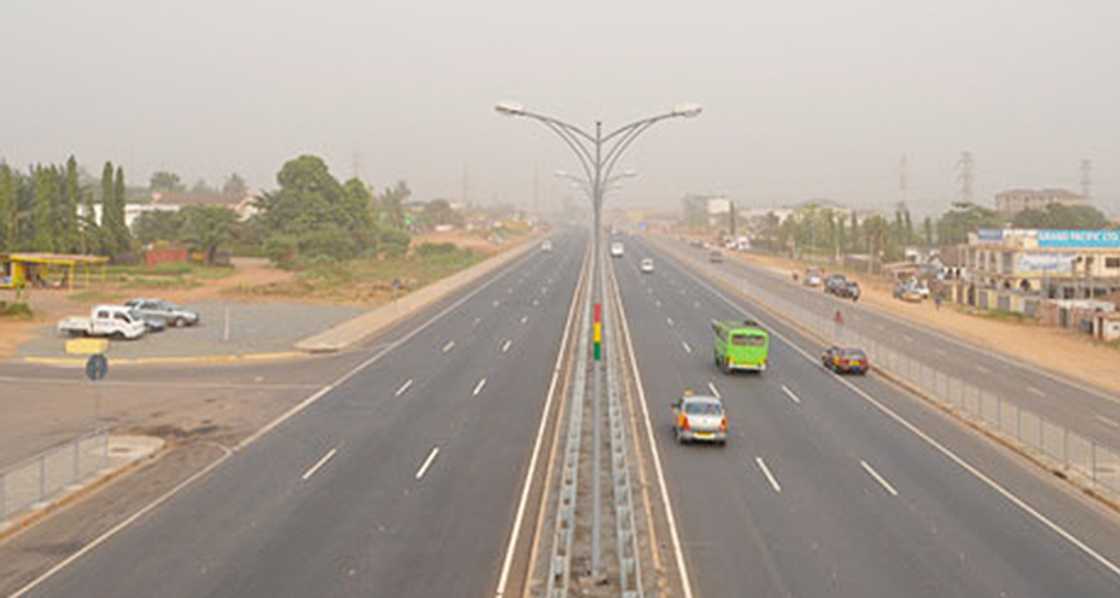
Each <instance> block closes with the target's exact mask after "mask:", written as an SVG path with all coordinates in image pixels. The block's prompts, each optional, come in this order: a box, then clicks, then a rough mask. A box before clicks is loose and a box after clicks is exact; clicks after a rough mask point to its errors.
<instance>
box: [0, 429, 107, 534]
mask: <svg viewBox="0 0 1120 598" xmlns="http://www.w3.org/2000/svg"><path fill="white" fill-rule="evenodd" d="M108 464H109V433H108V432H107V431H98V432H94V433H91V434H86V435H84V436H80V437H78V438H75V439H73V440H70V441H68V442H66V443H63V444H60V445H57V446H54V447H51V448H49V449H47V450H45V451H43V452H42V453H40V454H38V455H36V456H34V457H32V458H30V459H26V460H24V461H23V462H21V463H19V464H17V465H14V466H12V467H9V468H6V469H4V470H3V471H0V521H4V520H5V519H7V518H8V516H9V515H13V514H15V513H19V512H20V511H23V510H26V509H28V508H31V507H33V506H34V505H36V504H37V503H42V502H45V501H47V500H50V499H51V498H52V497H54V496H56V495H58V494H59V493H61V492H62V491H63V490H64V489H65V488H66V487H67V486H69V485H71V484H76V483H78V482H81V481H82V480H84V479H86V478H87V477H89V476H90V475H91V474H93V473H95V472H97V471H98V470H100V469H103V468H105V467H106V466H107V465H108Z"/></svg>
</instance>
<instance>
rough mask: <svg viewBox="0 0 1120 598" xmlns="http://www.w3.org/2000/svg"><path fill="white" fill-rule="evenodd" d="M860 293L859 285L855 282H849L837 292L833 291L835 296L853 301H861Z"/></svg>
mask: <svg viewBox="0 0 1120 598" xmlns="http://www.w3.org/2000/svg"><path fill="white" fill-rule="evenodd" d="M859 293H860V289H859V283H858V282H856V281H854V280H849V281H848V282H846V283H844V286H842V287H839V288H837V289H836V290H835V291H832V294H833V295H836V296H837V297H840V298H841V299H851V300H853V301H855V300H856V299H859Z"/></svg>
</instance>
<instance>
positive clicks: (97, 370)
mask: <svg viewBox="0 0 1120 598" xmlns="http://www.w3.org/2000/svg"><path fill="white" fill-rule="evenodd" d="M108 373H109V360H108V359H105V356H104V355H103V354H101V353H98V354H96V355H90V356H89V359H87V360H86V377H87V378H89V379H90V380H92V381H94V382H96V381H98V380H100V379H102V378H104V377H105V374H108Z"/></svg>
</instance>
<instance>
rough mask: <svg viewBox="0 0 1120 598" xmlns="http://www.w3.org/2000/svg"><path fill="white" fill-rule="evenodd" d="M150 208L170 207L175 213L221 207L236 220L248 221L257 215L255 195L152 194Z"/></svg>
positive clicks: (250, 193) (249, 193) (252, 193)
mask: <svg viewBox="0 0 1120 598" xmlns="http://www.w3.org/2000/svg"><path fill="white" fill-rule="evenodd" d="M149 205H152V206H163V207H170V208H172V209H174V210H176V211H178V210H179V209H181V208H185V207H187V206H222V207H224V208H228V209H229V210H231V211H232V212H233V213H235V214H237V219H238V220H241V221H245V220H248V219H249V218H251V217H252V216H253V215H254V214H256V213H257V211H258V208H257V202H256V193H254V192H248V193H246V194H245V195H244V196H241V197H230V196H229V195H225V194H223V193H160V192H158V191H157V192H154V193H152V203H151V204H149Z"/></svg>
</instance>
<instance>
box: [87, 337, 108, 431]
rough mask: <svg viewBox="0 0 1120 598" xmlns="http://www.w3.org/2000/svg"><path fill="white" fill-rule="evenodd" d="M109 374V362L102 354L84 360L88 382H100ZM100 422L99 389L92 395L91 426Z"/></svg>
mask: <svg viewBox="0 0 1120 598" xmlns="http://www.w3.org/2000/svg"><path fill="white" fill-rule="evenodd" d="M108 373H109V360H108V359H106V358H105V354H104V353H95V354H93V355H90V356H89V359H87V360H86V378H88V379H89V381H90V382H97V381H98V380H102V379H104V378H105V376H106V375H108ZM100 421H101V388H100V387H98V388H95V389H94V393H93V424H94V426H97V425H98V423H100Z"/></svg>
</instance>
